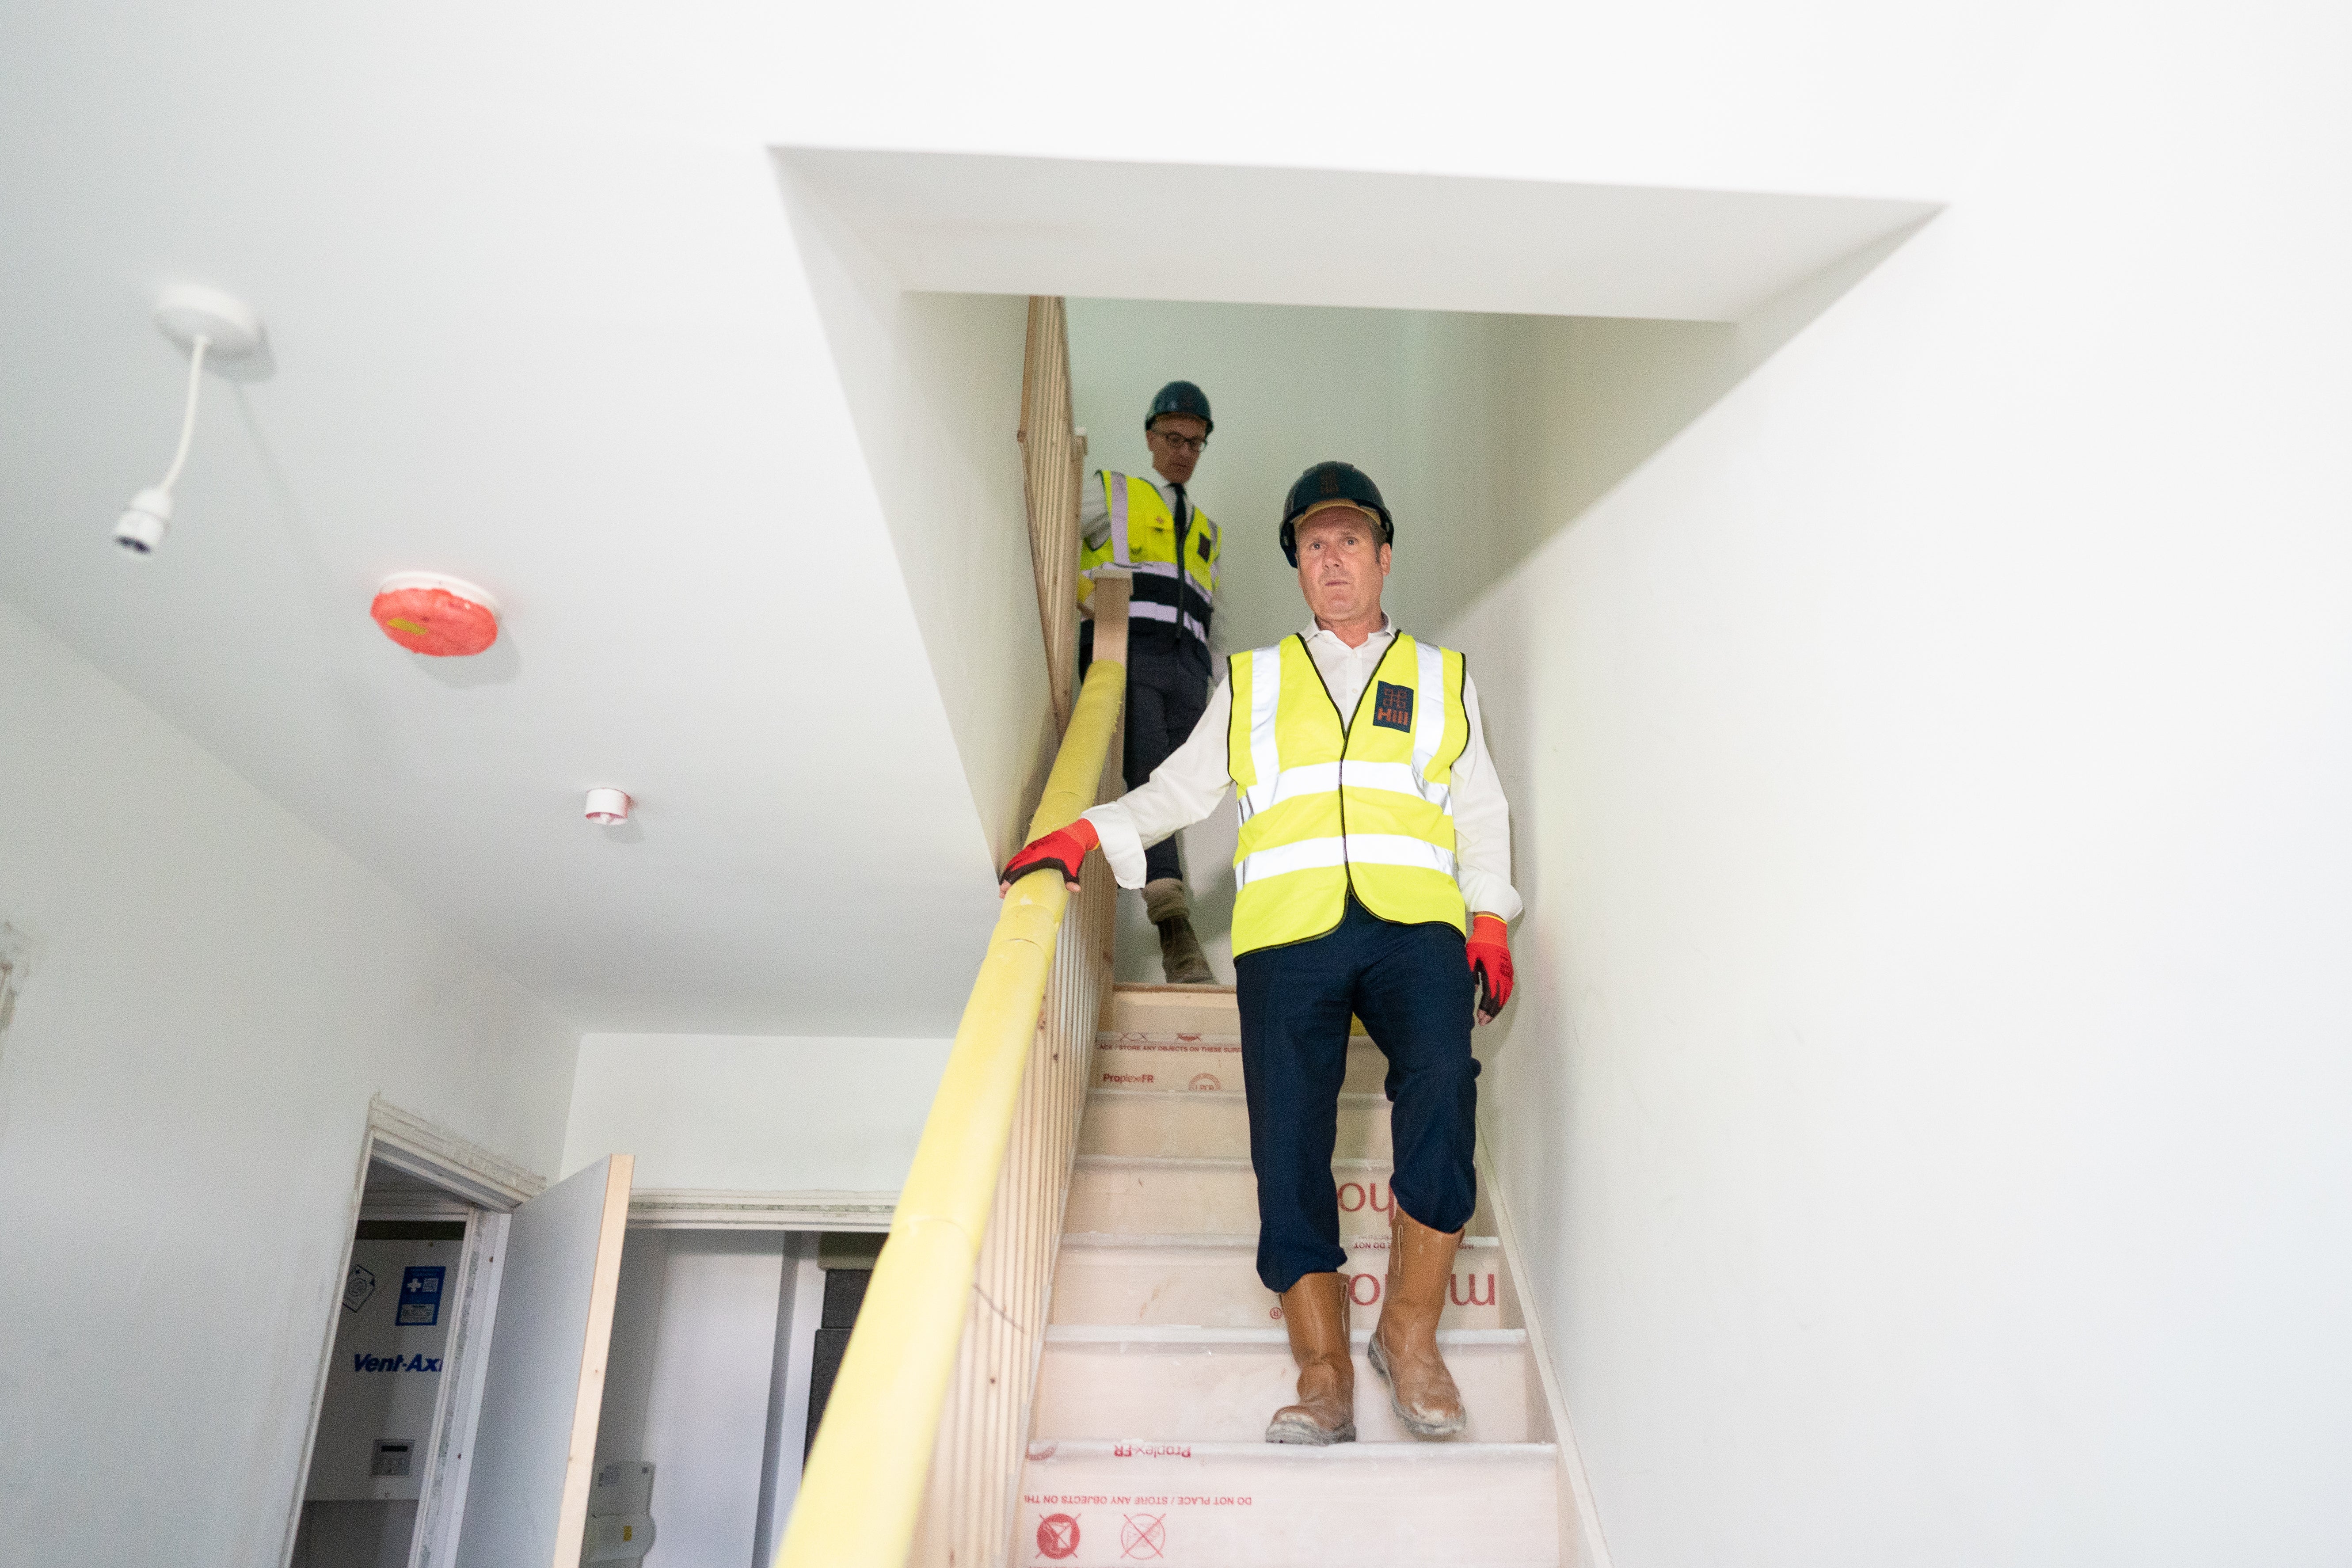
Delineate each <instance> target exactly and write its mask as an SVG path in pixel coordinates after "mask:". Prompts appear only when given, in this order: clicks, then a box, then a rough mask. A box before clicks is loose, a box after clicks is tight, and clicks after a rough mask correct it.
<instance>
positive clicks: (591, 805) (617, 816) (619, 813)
mask: <svg viewBox="0 0 2352 1568" xmlns="http://www.w3.org/2000/svg"><path fill="white" fill-rule="evenodd" d="M588 820H589V821H591V822H593V823H594V824H595V825H596V826H599V827H618V826H621V824H623V823H625V822H626V821H628V820H629V797H628V795H627V793H626V792H625V791H623V790H617V789H592V790H590V791H589V792H588Z"/></svg>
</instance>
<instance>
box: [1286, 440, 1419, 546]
mask: <svg viewBox="0 0 2352 1568" xmlns="http://www.w3.org/2000/svg"><path fill="white" fill-rule="evenodd" d="M1327 501H1347V502H1348V503H1349V504H1350V505H1353V506H1359V507H1361V508H1363V509H1364V510H1366V511H1372V512H1378V513H1379V514H1380V519H1381V543H1382V544H1390V545H1393V544H1394V543H1395V542H1396V519H1394V518H1392V517H1391V516H1390V515H1389V503H1388V502H1386V501H1384V500H1381V487H1380V486H1378V485H1376V484H1374V483H1372V476H1371V475H1370V474H1368V473H1366V472H1364V470H1363V469H1361V468H1358V467H1356V465H1355V464H1353V463H1318V464H1316V465H1315V466H1314V467H1313V468H1309V469H1307V471H1306V472H1305V473H1303V474H1301V475H1299V476H1298V482H1297V484H1295V485H1292V486H1291V487H1290V496H1289V499H1287V500H1285V501H1284V502H1283V503H1282V553H1283V554H1284V555H1285V556H1286V557H1288V558H1289V561H1290V563H1291V565H1293V566H1297V564H1298V520H1299V519H1300V518H1302V517H1305V516H1306V515H1307V513H1308V512H1310V511H1312V510H1315V509H1316V508H1317V507H1318V506H1321V505H1323V504H1324V503H1325V502H1327Z"/></svg>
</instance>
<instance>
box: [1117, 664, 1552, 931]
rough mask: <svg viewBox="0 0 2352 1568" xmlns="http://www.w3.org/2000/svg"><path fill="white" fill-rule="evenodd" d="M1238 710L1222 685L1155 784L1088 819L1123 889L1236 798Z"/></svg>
mask: <svg viewBox="0 0 2352 1568" xmlns="http://www.w3.org/2000/svg"><path fill="white" fill-rule="evenodd" d="M1233 710H1234V695H1233V688H1232V686H1231V685H1230V684H1229V683H1228V682H1226V681H1223V680H1220V681H1219V682H1217V689H1216V690H1214V691H1213V692H1211V693H1210V694H1209V705H1208V707H1207V708H1206V709H1204V710H1202V714H1201V721H1200V722H1199V723H1197V724H1195V725H1193V726H1192V733H1191V734H1190V735H1187V736H1186V737H1185V738H1184V743H1183V744H1182V745H1181V746H1179V747H1177V748H1176V749H1175V750H1174V751H1173V752H1170V753H1169V754H1168V760H1167V761H1166V762H1164V763H1160V766H1159V767H1158V768H1156V769H1154V770H1153V771H1152V774H1151V776H1150V778H1148V779H1146V780H1145V781H1144V782H1143V783H1142V784H1139V785H1138V786H1137V787H1136V788H1134V789H1131V790H1129V791H1128V792H1127V793H1126V794H1125V795H1121V796H1119V797H1118V799H1117V800H1115V801H1111V802H1109V803H1108V805H1097V806H1096V807H1094V808H1093V809H1092V810H1090V811H1088V812H1087V814H1086V818H1087V821H1088V822H1091V823H1093V824H1094V825H1095V832H1096V833H1097V835H1098V836H1099V837H1101V839H1102V850H1103V858H1104V859H1106V860H1108V861H1109V862H1110V871H1111V875H1112V876H1114V877H1117V878H1118V885H1119V886H1120V887H1122V888H1140V887H1141V886H1143V852H1144V851H1145V850H1146V849H1149V848H1150V847H1152V846H1153V845H1154V844H1157V843H1159V842H1160V840H1161V839H1163V838H1165V837H1168V836H1169V835H1170V834H1171V833H1173V832H1175V831H1176V830H1177V829H1178V828H1180V827H1190V826H1192V824H1194V823H1196V822H1201V821H1204V820H1206V819H1207V817H1208V816H1209V815H1210V813H1212V812H1213V811H1215V810H1216V809H1217V807H1219V806H1221V805H1223V804H1224V803H1225V797H1226V795H1230V794H1231V793H1232V792H1233V770H1232V768H1231V766H1230V765H1229V764H1228V763H1227V762H1226V760H1225V730H1226V716H1227V715H1228V714H1230V713H1232V712H1233ZM1506 853H1507V849H1506Z"/></svg>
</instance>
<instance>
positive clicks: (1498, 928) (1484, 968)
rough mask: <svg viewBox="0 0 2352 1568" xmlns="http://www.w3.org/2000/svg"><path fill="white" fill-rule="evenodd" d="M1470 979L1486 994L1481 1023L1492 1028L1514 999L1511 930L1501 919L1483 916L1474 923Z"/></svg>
mask: <svg viewBox="0 0 2352 1568" xmlns="http://www.w3.org/2000/svg"><path fill="white" fill-rule="evenodd" d="M1469 948H1470V976H1471V980H1472V982H1473V984H1474V985H1475V988H1477V989H1478V990H1479V991H1480V992H1481V993H1482V994H1481V995H1480V997H1479V1000H1478V1022H1480V1023H1482V1024H1491V1023H1493V1022H1494V1021H1495V1016H1496V1014H1498V1013H1500V1012H1501V1011H1502V1010H1503V1004H1504V1003H1506V1002H1507V1001H1509V1000H1510V999H1511V928H1510V927H1508V926H1507V925H1505V924H1504V923H1503V917H1502V916H1500V915H1479V916H1477V917H1476V918H1475V919H1474V920H1472V921H1471V922H1470V942H1469Z"/></svg>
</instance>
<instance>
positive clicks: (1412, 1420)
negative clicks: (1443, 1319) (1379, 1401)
mask: <svg viewBox="0 0 2352 1568" xmlns="http://www.w3.org/2000/svg"><path fill="white" fill-rule="evenodd" d="M1465 1228H1467V1227H1466V1226H1465ZM1461 1245H1462V1232H1461V1231H1458V1230H1457V1231H1455V1232H1454V1234H1453V1235H1451V1236H1446V1235H1444V1234H1443V1233H1441V1232H1438V1231H1434V1230H1432V1229H1430V1228H1429V1227H1428V1226H1425V1225H1423V1224H1422V1223H1421V1222H1420V1221H1419V1220H1417V1219H1415V1218H1413V1217H1412V1215H1409V1214H1407V1213H1405V1212H1404V1208H1403V1205H1400V1204H1399V1203H1398V1202H1397V1201H1396V1195H1395V1194H1394V1193H1393V1192H1391V1194H1390V1195H1389V1278H1388V1284H1387V1286H1386V1288H1385V1289H1382V1290H1381V1321H1380V1322H1379V1323H1378V1324H1377V1325H1376V1326H1375V1327H1374V1328H1373V1330H1372V1342H1371V1348H1370V1361H1371V1363H1372V1370H1373V1371H1374V1372H1377V1373H1380V1374H1381V1376H1382V1377H1384V1378H1386V1379H1388V1383H1389V1404H1390V1405H1391V1406H1392V1407H1393V1408H1394V1409H1395V1411H1396V1413H1397V1419H1398V1420H1400V1421H1402V1422H1403V1423H1404V1426H1405V1430H1406V1431H1408V1432H1410V1433H1412V1435H1413V1436H1416V1437H1451V1436H1454V1434H1455V1433H1457V1432H1459V1431H1461V1430H1462V1426H1463V1421H1464V1417H1463V1414H1462V1391H1461V1390H1460V1389H1458V1388H1456V1387H1454V1374H1453V1373H1450V1372H1448V1371H1446V1370H1445V1359H1444V1357H1443V1356H1441V1355H1439V1354H1438V1353H1437V1315H1438V1314H1439V1313H1440V1312H1442V1311H1444V1310H1445V1287H1446V1281H1448V1280H1449V1279H1453V1277H1454V1248H1455V1247H1459V1246H1461Z"/></svg>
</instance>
